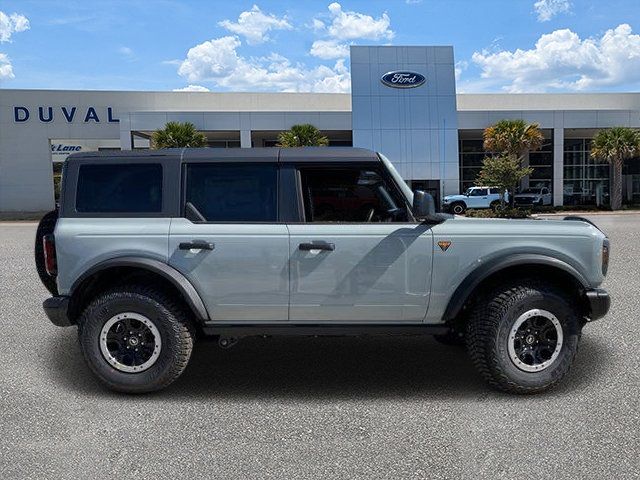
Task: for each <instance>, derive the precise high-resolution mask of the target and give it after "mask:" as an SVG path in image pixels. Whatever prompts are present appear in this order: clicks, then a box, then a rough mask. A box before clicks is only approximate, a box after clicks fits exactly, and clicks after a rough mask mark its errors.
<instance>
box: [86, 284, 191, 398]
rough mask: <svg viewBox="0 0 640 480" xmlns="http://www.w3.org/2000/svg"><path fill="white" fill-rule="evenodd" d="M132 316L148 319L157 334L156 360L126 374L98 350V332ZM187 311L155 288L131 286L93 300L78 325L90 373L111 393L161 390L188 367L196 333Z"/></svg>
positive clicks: (175, 300) (103, 294) (173, 299)
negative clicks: (123, 315)
mask: <svg viewBox="0 0 640 480" xmlns="http://www.w3.org/2000/svg"><path fill="white" fill-rule="evenodd" d="M124 312H133V313H137V314H140V315H144V316H146V317H147V318H149V319H150V320H151V321H152V322H153V323H154V325H155V326H156V328H157V329H158V331H159V333H160V338H161V341H162V347H161V350H160V354H159V357H158V358H157V360H156V361H155V363H154V364H153V365H152V366H151V367H149V368H148V369H147V370H145V371H142V372H137V373H126V372H122V371H120V370H117V369H116V368H114V367H113V366H111V365H110V364H109V363H108V362H107V360H106V359H105V357H104V356H103V354H102V352H101V350H100V342H99V340H100V332H101V330H102V328H103V326H104V325H105V324H106V322H107V321H109V319H110V318H112V317H113V316H115V315H118V314H120V313H124ZM187 312H188V310H187V309H186V307H185V306H184V305H182V304H181V303H180V302H179V301H177V299H175V298H172V297H171V296H170V295H167V294H165V293H164V292H161V291H158V290H156V289H154V288H149V287H143V286H139V285H132V286H127V287H119V288H117V289H114V290H111V291H107V292H106V293H102V294H100V295H99V296H98V297H96V298H95V299H94V300H93V301H92V302H91V303H90V304H89V305H88V307H87V308H86V309H85V310H84V312H83V313H82V315H81V317H80V319H79V321H78V338H79V341H80V347H81V350H82V354H83V355H84V358H85V360H86V362H87V364H88V365H89V368H90V369H91V371H92V372H93V373H94V374H95V375H96V376H97V377H98V379H99V380H100V381H101V382H102V383H103V384H104V385H105V386H107V387H108V388H110V389H111V390H115V391H118V392H125V393H145V392H152V391H156V390H160V389H163V388H165V387H167V386H168V385H169V384H171V383H172V382H173V381H174V380H176V379H177V378H178V377H179V376H180V375H181V374H182V372H183V371H184V369H185V368H186V367H187V364H188V363H189V358H190V357H191V351H192V349H193V343H194V338H195V330H194V328H193V324H192V322H191V320H190V318H189V316H188V313H187Z"/></svg>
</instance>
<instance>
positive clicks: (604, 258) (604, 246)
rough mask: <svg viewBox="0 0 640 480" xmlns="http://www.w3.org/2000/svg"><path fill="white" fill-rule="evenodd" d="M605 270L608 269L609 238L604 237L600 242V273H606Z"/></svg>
mask: <svg viewBox="0 0 640 480" xmlns="http://www.w3.org/2000/svg"><path fill="white" fill-rule="evenodd" d="M607 270H609V239H608V238H605V239H604V241H603V242H602V275H606V274H607Z"/></svg>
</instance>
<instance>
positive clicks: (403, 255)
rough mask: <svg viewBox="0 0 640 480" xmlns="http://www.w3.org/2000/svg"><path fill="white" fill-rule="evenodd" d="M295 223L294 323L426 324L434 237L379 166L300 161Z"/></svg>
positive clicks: (292, 260) (292, 231) (292, 243)
mask: <svg viewBox="0 0 640 480" xmlns="http://www.w3.org/2000/svg"><path fill="white" fill-rule="evenodd" d="M299 172H300V182H299V189H301V194H302V195H301V198H302V199H303V202H304V215H303V217H304V218H303V219H302V220H303V222H301V223H295V224H290V225H289V233H290V270H291V284H290V290H291V307H290V314H289V315H290V321H291V322H334V321H337V322H344V323H348V322H372V321H377V322H420V321H422V320H423V318H424V317H425V314H426V310H427V306H428V301H429V292H430V284H431V258H432V243H433V238H432V234H431V230H430V228H429V226H428V225H426V224H421V223H418V222H415V221H413V220H412V219H411V217H410V213H409V212H408V205H407V201H406V200H405V199H404V197H403V196H402V194H401V192H400V190H399V189H398V187H397V186H396V185H395V184H394V183H393V180H392V179H391V178H388V177H387V176H386V175H385V171H384V170H382V169H381V168H380V165H377V164H375V165H355V166H354V165H353V164H345V165H335V164H334V165H332V166H330V167H323V166H318V167H313V166H304V165H303V166H300V168H299Z"/></svg>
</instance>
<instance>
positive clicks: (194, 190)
mask: <svg viewBox="0 0 640 480" xmlns="http://www.w3.org/2000/svg"><path fill="white" fill-rule="evenodd" d="M277 185H278V168H277V166H276V165H274V164H258V165H256V164H253V165H252V164H244V165H239V164H225V163H204V164H191V165H187V178H186V186H187V188H186V198H185V200H186V203H187V204H189V203H191V205H193V207H195V209H196V210H197V211H198V212H199V214H200V215H201V216H202V217H203V218H204V219H205V220H206V221H207V222H243V223H246V222H275V221H277V218H278V204H277Z"/></svg>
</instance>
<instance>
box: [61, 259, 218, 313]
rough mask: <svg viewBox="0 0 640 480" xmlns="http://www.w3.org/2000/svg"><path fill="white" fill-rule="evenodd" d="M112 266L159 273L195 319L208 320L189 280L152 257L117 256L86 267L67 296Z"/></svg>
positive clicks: (204, 309)
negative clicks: (182, 299)
mask: <svg viewBox="0 0 640 480" xmlns="http://www.w3.org/2000/svg"><path fill="white" fill-rule="evenodd" d="M114 267H133V268H139V269H142V270H147V271H149V272H152V273H155V274H158V275H160V276H161V277H163V278H164V279H166V280H168V281H169V282H170V283H171V284H172V285H173V286H174V287H176V288H177V289H178V290H179V291H180V293H182V296H183V297H184V299H185V300H186V302H187V304H188V306H189V307H190V308H191V310H192V311H193V313H194V314H195V316H196V318H197V320H199V321H201V322H206V321H208V320H209V314H208V313H207V309H206V307H205V305H204V302H203V301H202V298H201V297H200V294H199V293H198V292H197V290H196V289H195V287H194V286H193V285H192V284H191V282H190V281H189V280H187V278H186V277H185V276H184V275H183V274H182V273H180V272H179V271H178V270H176V269H175V268H173V267H172V266H170V265H167V264H166V263H164V262H162V261H160V260H156V259H154V258H146V257H117V258H111V259H109V260H105V261H103V262H100V263H97V264H95V265H93V266H92V267H90V268H89V269H87V270H86V271H85V272H84V273H83V274H82V275H80V276H79V277H78V278H77V279H76V281H75V282H74V283H73V285H72V286H71V289H70V291H69V296H71V297H73V295H74V293H75V292H76V291H77V289H78V288H79V287H80V285H82V283H83V282H84V281H85V280H87V279H88V278H90V277H92V276H93V275H95V274H97V273H99V272H102V271H104V270H108V269H110V268H114Z"/></svg>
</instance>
